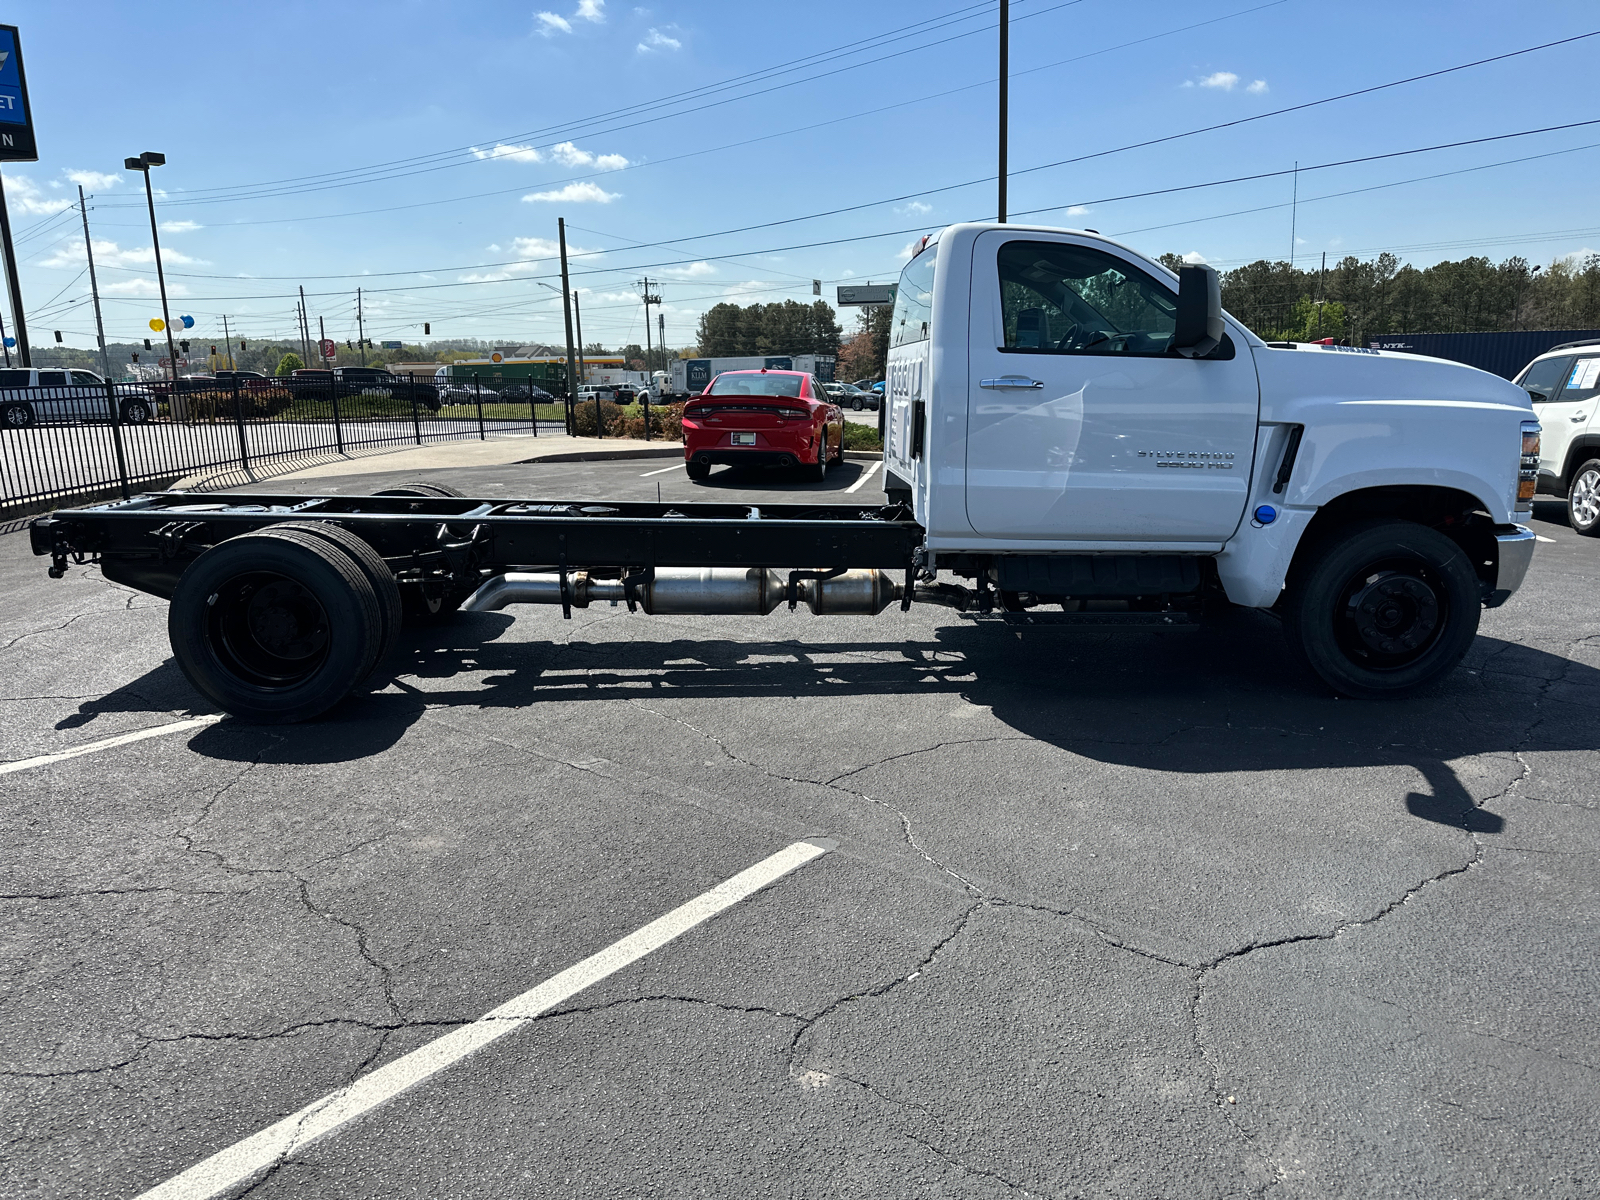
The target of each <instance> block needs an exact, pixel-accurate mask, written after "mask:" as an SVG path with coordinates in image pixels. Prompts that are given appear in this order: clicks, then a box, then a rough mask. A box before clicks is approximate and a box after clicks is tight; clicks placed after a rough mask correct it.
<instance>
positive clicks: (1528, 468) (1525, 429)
mask: <svg viewBox="0 0 1600 1200" xmlns="http://www.w3.org/2000/svg"><path fill="white" fill-rule="evenodd" d="M1542 432H1543V429H1542V428H1541V426H1540V425H1539V422H1537V421H1524V422H1523V423H1522V461H1521V463H1520V464H1519V465H1518V467H1517V511H1518V512H1532V511H1533V493H1534V491H1535V490H1536V489H1537V488H1538V486H1539V434H1540V433H1542Z"/></svg>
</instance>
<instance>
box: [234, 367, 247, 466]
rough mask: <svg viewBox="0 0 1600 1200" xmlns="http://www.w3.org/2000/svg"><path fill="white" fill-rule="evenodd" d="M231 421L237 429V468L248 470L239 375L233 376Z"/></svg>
mask: <svg viewBox="0 0 1600 1200" xmlns="http://www.w3.org/2000/svg"><path fill="white" fill-rule="evenodd" d="M233 423H234V425H235V426H237V427H238V430H239V468H240V469H241V470H243V471H249V470H250V447H249V444H248V443H247V442H246V441H245V436H244V408H243V406H242V405H241V404H240V403H239V377H238V376H237V375H235V376H234V377H233Z"/></svg>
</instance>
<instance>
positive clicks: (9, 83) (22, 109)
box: [0, 25, 39, 162]
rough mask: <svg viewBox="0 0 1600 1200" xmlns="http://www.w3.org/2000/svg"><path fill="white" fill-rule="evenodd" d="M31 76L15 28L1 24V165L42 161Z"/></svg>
mask: <svg viewBox="0 0 1600 1200" xmlns="http://www.w3.org/2000/svg"><path fill="white" fill-rule="evenodd" d="M38 161H39V152H38V150H37V148H36V147H35V145H34V141H33V109H32V108H30V107H29V105H28V77H27V76H26V75H24V74H23V73H22V43H21V41H20V40H19V39H18V37H17V27H16V26H15V25H0V162H38Z"/></svg>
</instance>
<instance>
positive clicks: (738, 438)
mask: <svg viewBox="0 0 1600 1200" xmlns="http://www.w3.org/2000/svg"><path fill="white" fill-rule="evenodd" d="M733 444H734V445H735V446H754V445H755V444H756V435H755V434H753V433H736V434H734V435H733Z"/></svg>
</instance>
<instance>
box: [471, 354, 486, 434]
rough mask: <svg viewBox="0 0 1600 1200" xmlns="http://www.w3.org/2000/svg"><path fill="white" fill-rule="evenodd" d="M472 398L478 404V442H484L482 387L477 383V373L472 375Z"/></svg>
mask: <svg viewBox="0 0 1600 1200" xmlns="http://www.w3.org/2000/svg"><path fill="white" fill-rule="evenodd" d="M472 398H473V399H474V400H476V401H477V402H478V440H479V441H480V442H481V441H484V440H485V438H484V434H483V385H482V384H480V383H479V382H478V373H477V372H476V371H474V372H473V373H472Z"/></svg>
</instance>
